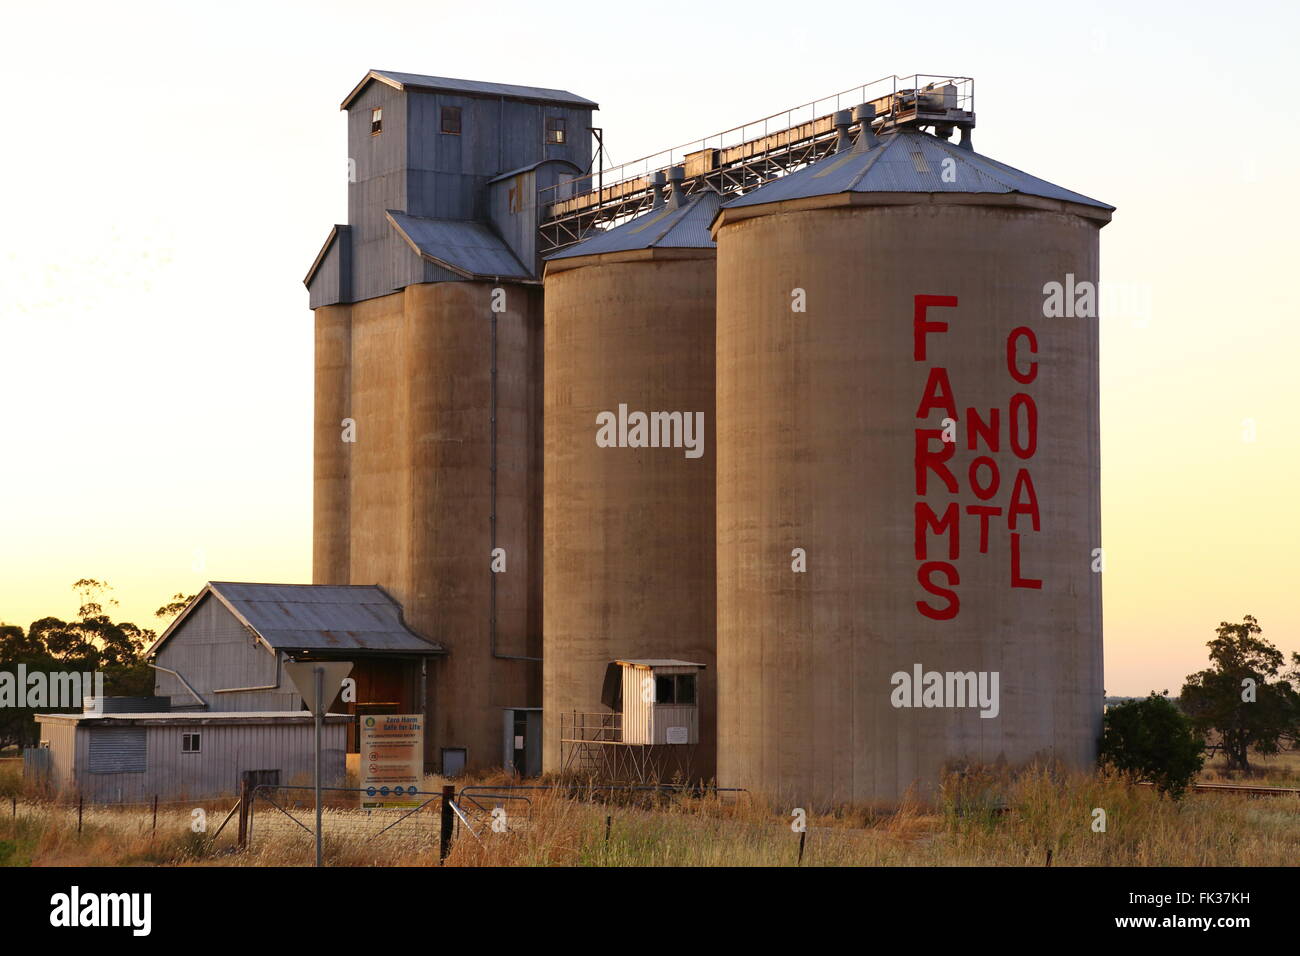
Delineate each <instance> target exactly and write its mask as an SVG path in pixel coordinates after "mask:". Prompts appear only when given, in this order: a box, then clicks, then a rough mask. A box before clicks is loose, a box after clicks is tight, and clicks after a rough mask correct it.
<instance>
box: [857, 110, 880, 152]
mask: <svg viewBox="0 0 1300 956" xmlns="http://www.w3.org/2000/svg"><path fill="white" fill-rule="evenodd" d="M853 119H854V120H855V121H856V122H857V123H858V124H859V125H860V126H861V127H862V130H861V132H859V133H858V149H871V148H872V147H873V146H875V145H876V142H877V140H876V131H875V130H873V129H872V128H871V124H872V123H873V122H874V121H875V119H876V107H875V106H874V105H872V104H871V103H863V104H862V105H861V106H857V107H854V109H853Z"/></svg>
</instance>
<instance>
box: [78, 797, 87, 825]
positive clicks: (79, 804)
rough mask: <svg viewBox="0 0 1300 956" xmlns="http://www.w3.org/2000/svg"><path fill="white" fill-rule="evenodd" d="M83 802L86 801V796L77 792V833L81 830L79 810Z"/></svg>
mask: <svg viewBox="0 0 1300 956" xmlns="http://www.w3.org/2000/svg"><path fill="white" fill-rule="evenodd" d="M85 802H86V798H85V797H84V796H83V795H82V794H80V793H79V794H77V832H78V833H80V832H81V810H82V807H83V806H84V804H85Z"/></svg>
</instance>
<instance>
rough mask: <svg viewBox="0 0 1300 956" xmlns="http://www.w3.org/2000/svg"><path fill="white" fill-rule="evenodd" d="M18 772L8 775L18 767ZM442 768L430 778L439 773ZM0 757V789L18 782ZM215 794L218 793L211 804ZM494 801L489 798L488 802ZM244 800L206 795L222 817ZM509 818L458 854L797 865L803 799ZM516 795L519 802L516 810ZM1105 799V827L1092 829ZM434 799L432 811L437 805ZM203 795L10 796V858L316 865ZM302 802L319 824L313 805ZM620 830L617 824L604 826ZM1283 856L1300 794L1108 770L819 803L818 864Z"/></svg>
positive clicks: (1293, 848) (367, 855)
mask: <svg viewBox="0 0 1300 956" xmlns="http://www.w3.org/2000/svg"><path fill="white" fill-rule="evenodd" d="M6 773H8V774H9V777H8V779H6V776H5V774H6ZM434 782H436V781H431V783H434ZM15 785H16V781H15V780H14V779H13V778H12V770H11V769H9V770H0V794H7V793H9V792H12V791H14V790H15ZM210 803H214V804H215V802H210ZM491 803H492V801H488V805H487V806H486V807H485V809H486V811H487V813H490V812H491V809H492V808H491ZM232 804H233V801H225V802H224V803H221V804H220V805H213V806H210V807H207V808H205V810H206V812H207V813H208V816H209V821H210V824H209V827H210V830H215V829H216V827H217V825H218V824H219V822H220V820H221V819H222V818H223V817H224V816H225V811H226V810H228V809H229V808H230V806H231V805H232ZM506 806H507V812H508V813H509V814H510V815H511V816H510V817H508V818H507V822H508V824H509V826H510V828H511V829H510V832H493V830H492V828H491V825H490V822H491V821H490V818H489V817H488V816H486V815H485V814H482V813H479V814H477V815H476V814H474V813H473V812H471V816H470V823H471V825H472V829H473V830H474V831H476V832H469V830H467V829H465V828H461V830H460V832H459V834H458V837H457V840H456V842H455V845H454V847H453V849H452V852H451V856H450V858H449V859H448V860H447V865H450V866H791V865H795V863H796V860H797V854H798V846H799V837H798V834H797V833H795V832H793V831H792V830H791V827H790V821H791V817H790V808H788V807H784V806H782V807H777V806H774V805H770V804H768V803H765V802H764V801H762V800H760V799H757V798H755V797H753V796H751V795H747V794H740V795H736V794H731V795H728V794H722V795H720V796H718V797H708V798H703V799H701V798H691V797H684V796H672V797H668V798H663V799H659V800H656V801H654V805H652V806H651V805H645V804H644V803H643V804H642V805H640V806H631V805H623V806H618V805H613V804H609V803H601V802H595V803H592V802H585V801H582V800H575V799H570V798H568V797H565V796H563V795H561V794H559V793H556V792H541V793H534V794H532V795H531V805H530V806H529V807H528V808H527V811H526V812H525V810H524V809H523V804H522V803H518V804H506ZM515 807H519V808H520V809H518V810H516V809H515ZM1097 809H1100V810H1103V811H1105V830H1104V832H1099V831H1097V830H1095V829H1094V826H1095V825H1096V824H1095V821H1096V820H1097V819H1098V816H1097V814H1096V813H1095V811H1096V810H1097ZM431 810H432V812H431ZM431 810H426V811H421V812H420V813H419V814H416V815H415V816H413V817H411V818H409V819H408V820H406V821H403V823H402V824H400V825H399V826H396V827H394V828H393V829H392V830H391V831H389V832H388V833H386V834H382V835H376V833H377V831H378V829H379V828H380V827H381V826H382V825H384V824H386V823H387V822H390V821H392V820H394V819H396V816H395V815H392V813H391V811H389V812H388V813H389V815H387V816H381V815H368V814H365V813H362V812H360V811H357V810H353V809H350V808H345V807H338V808H331V809H329V810H327V812H326V822H325V832H326V834H327V839H326V859H327V861H328V862H329V863H331V864H334V865H361V866H375V865H378V866H383V865H390V866H391V865H436V864H437V859H438V848H437V829H438V827H437V813H436V810H433V809H432V808H431ZM192 812H193V808H191V807H188V806H166V807H162V808H160V810H159V815H158V825H157V829H156V831H155V830H153V827H152V812H151V810H150V809H149V808H144V807H128V808H93V809H92V808H87V809H86V811H85V816H84V819H83V823H82V832H81V833H78V832H77V827H76V808H75V807H72V808H69V807H68V806H67V805H66V804H63V805H60V804H55V803H52V802H41V801H34V800H32V799H31V798H30V797H23V798H20V799H19V802H18V804H17V808H16V812H15V811H14V808H13V807H12V806H11V804H10V802H9V800H8V798H7V796H6V797H5V798H4V799H3V801H0V865H10V866H13V865H18V866H23V865H38V866H39V865H78V864H94V865H107V866H133V865H217V866H250V865H254V866H255V865H308V864H310V863H311V862H312V859H313V850H312V842H311V838H310V836H309V834H308V833H306V832H305V831H304V830H303V829H302V828H301V827H299V826H298V825H297V824H295V823H294V822H293V821H292V820H290V819H289V818H288V817H286V816H285V815H284V814H281V813H279V812H278V811H275V810H274V809H272V808H263V807H259V809H258V812H257V816H256V822H255V825H254V839H253V841H252V844H251V846H250V848H249V849H248V850H247V851H245V852H243V853H239V852H235V851H234V849H233V846H232V844H233V826H234V825H233V822H232V824H231V826H229V827H227V829H226V832H225V833H223V834H222V835H221V837H220V838H219V839H218V840H216V841H215V842H214V841H213V840H212V839H211V838H210V837H209V836H208V835H207V834H204V833H194V832H192V830H191V821H192V819H193V816H192ZM294 812H295V815H296V816H298V817H299V818H300V819H301V820H303V821H306V822H308V823H310V819H311V812H310V810H309V809H307V808H305V807H304V808H302V809H300V810H295V811H294ZM607 832H608V837H607ZM1049 853H1050V855H1051V865H1053V866H1277V865H1295V864H1296V863H1297V861H1300V798H1297V797H1294V796H1276V797H1258V798H1247V797H1242V796H1236V795H1231V794H1215V793H1209V794H1190V795H1188V796H1187V797H1186V798H1185V799H1183V800H1182V801H1179V802H1177V803H1175V802H1172V801H1170V800H1168V799H1166V798H1162V797H1160V796H1159V794H1157V793H1156V792H1154V791H1153V790H1151V789H1150V788H1147V787H1135V786H1132V785H1130V784H1128V783H1127V782H1126V781H1124V780H1123V779H1120V778H1119V777H1116V776H1113V775H1109V774H1104V773H1097V774H1092V775H1083V774H1074V775H1068V774H1056V773H1052V772H1050V771H1048V770H1045V769H1031V770H1028V771H1025V772H1023V773H1020V774H1018V775H1015V776H1010V775H999V774H988V775H984V776H966V777H963V778H958V777H951V778H949V779H948V780H947V781H946V782H945V785H944V788H943V790H942V792H941V793H940V795H939V797H938V798H937V799H936V800H935V801H933V802H932V803H931V804H928V805H922V804H920V803H910V804H907V805H904V806H903V807H901V808H899V809H898V810H896V811H892V812H888V813H882V812H878V811H873V810H872V809H870V808H867V807H858V806H843V807H840V808H837V809H836V810H835V811H834V812H832V813H826V814H821V815H816V814H813V815H810V816H809V817H808V832H807V835H806V843H805V849H804V858H803V865H805V866H944V865H947V866H1044V865H1047V863H1048V856H1049Z"/></svg>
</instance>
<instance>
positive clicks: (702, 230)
mask: <svg viewBox="0 0 1300 956" xmlns="http://www.w3.org/2000/svg"><path fill="white" fill-rule="evenodd" d="M672 172H673V174H674V182H673V188H672V195H671V196H670V197H669V198H668V200H667V202H662V203H661V204H659V205H656V207H655V208H654V209H652V210H651V211H650V212H648V213H645V214H644V215H642V216H640V217H638V218H636V219H634V220H632V221H630V222H628V223H625V224H623V225H622V226H619V227H617V228H615V229H612V230H610V231H608V232H606V233H602V234H600V235H598V236H596V237H594V238H592V239H589V240H587V241H585V242H583V243H580V244H579V245H577V246H574V247H572V248H570V249H567V250H565V251H564V252H562V253H560V254H558V255H556V256H552V257H551V258H550V259H549V260H548V261H547V265H546V276H545V376H544V381H545V403H544V404H545V411H544V416H545V419H544V432H545V439H544V441H545V454H544V481H543V488H544V490H543V499H544V506H543V527H544V542H545V543H544V550H543V567H544V573H543V601H542V607H543V612H542V613H543V628H542V633H543V641H544V647H545V651H544V654H543V659H544V665H543V716H544V731H543V752H544V758H543V764H544V767H545V769H546V770H548V771H550V770H557V769H562V768H561V753H562V750H563V748H562V746H561V741H560V736H561V722H562V721H561V715H571V714H573V713H575V712H576V713H580V714H601V713H608V712H609V711H608V709H607V708H606V707H605V706H604V704H602V687H603V684H604V681H605V677H606V669H607V667H608V666H609V665H610V664H611V663H612V662H613V661H616V660H619V659H641V658H658V659H677V660H684V661H690V662H694V663H700V664H704V665H706V667H705V669H704V670H703V671H702V672H701V673H700V676H699V685H698V706H699V720H700V733H699V743H698V745H696V747H695V750H694V754H693V756H692V758H691V761H690V775H691V777H692V778H695V779H705V780H707V779H709V778H711V777H712V776H713V772H714V746H715V745H714V721H715V714H716V712H715V706H714V704H715V698H714V680H715V679H714V672H713V665H714V590H713V581H714V540H713V533H714V512H713V495H714V481H715V477H714V449H713V446H712V439H713V421H714V409H713V391H714V370H713V358H714V342H713V318H714V301H715V284H714V277H715V273H714V267H715V253H714V246H713V241H712V238H711V236H710V234H709V223H710V222H711V221H712V219H713V217H714V216H715V214H716V212H717V209H718V196H717V194H716V193H713V192H712V191H706V192H704V193H701V194H699V195H698V196H695V197H687V196H685V195H684V194H683V193H682V190H681V179H680V177H681V170H680V168H679V169H676V170H673V171H672ZM638 413H640V414H644V415H645V416H647V418H648V419H649V422H648V427H649V431H648V432H645V431H643V432H642V434H641V436H640V441H642V442H644V444H639V440H638V437H637V433H636V423H637V421H638V420H637V419H636V418H635V416H636V415H637V414H638ZM602 415H607V416H610V417H606V418H603V419H602V418H600V416H602ZM657 415H662V416H663V417H652V416H657ZM611 420H619V421H626V422H630V423H631V425H630V427H629V428H627V429H626V430H624V429H623V428H622V426H621V425H619V426H616V427H617V428H618V429H619V433H618V434H617V435H615V434H614V432H609V431H607V432H606V433H605V435H604V438H605V439H612V443H611V441H610V440H601V435H600V427H601V422H602V421H603V422H605V423H609V422H610V421H611ZM647 439H648V440H647ZM692 442H693V443H694V447H690V444H689V443H692ZM570 769H572V768H570Z"/></svg>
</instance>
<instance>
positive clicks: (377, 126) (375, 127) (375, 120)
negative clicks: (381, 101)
mask: <svg viewBox="0 0 1300 956" xmlns="http://www.w3.org/2000/svg"><path fill="white" fill-rule="evenodd" d="M383 130H384V108H383V107H382V106H376V107H375V108H374V109H372V110H371V111H370V135H371V136H375V135H377V134H379V133H382V132H383Z"/></svg>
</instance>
